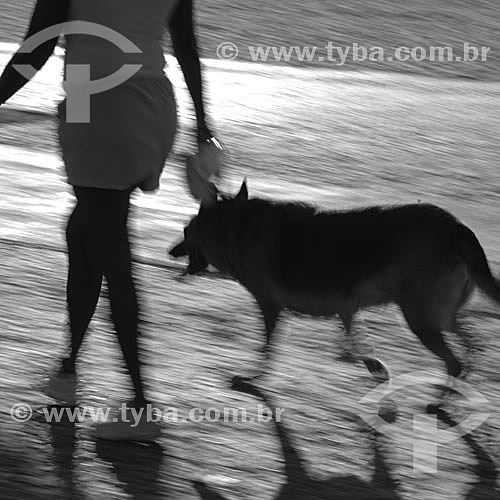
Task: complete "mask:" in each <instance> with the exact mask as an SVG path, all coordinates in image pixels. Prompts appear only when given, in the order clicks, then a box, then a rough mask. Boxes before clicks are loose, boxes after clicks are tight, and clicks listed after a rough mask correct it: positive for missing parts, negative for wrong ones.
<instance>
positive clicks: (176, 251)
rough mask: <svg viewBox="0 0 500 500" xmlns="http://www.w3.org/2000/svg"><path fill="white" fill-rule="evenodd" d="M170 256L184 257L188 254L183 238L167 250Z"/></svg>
mask: <svg viewBox="0 0 500 500" xmlns="http://www.w3.org/2000/svg"><path fill="white" fill-rule="evenodd" d="M168 253H169V254H170V255H171V256H172V257H175V258H177V257H184V256H186V255H188V253H189V252H188V250H187V247H186V242H185V241H184V240H183V241H181V242H180V243H178V244H177V245H175V246H174V247H173V248H171V249H170V250H169V252H168Z"/></svg>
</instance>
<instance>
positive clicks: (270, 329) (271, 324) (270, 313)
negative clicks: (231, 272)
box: [233, 299, 281, 387]
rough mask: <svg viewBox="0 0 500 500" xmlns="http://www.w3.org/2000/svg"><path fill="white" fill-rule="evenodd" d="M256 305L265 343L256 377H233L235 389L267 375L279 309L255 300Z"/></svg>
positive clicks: (269, 303) (263, 301)
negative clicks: (261, 320)
mask: <svg viewBox="0 0 500 500" xmlns="http://www.w3.org/2000/svg"><path fill="white" fill-rule="evenodd" d="M257 304H258V306H259V308H260V311H261V313H262V317H263V320H264V328H265V334H266V342H265V344H264V345H263V347H262V348H261V349H260V350H259V351H260V352H259V354H260V359H259V362H258V363H259V365H260V366H259V368H258V369H257V370H256V372H257V373H256V375H254V376H252V377H239V376H237V377H234V378H233V386H234V387H237V386H238V384H246V383H251V382H255V381H258V380H259V379H261V378H262V377H264V376H265V375H267V373H268V369H269V366H270V363H271V358H272V342H271V341H272V336H273V333H274V330H275V328H276V323H277V322H278V317H279V315H280V312H281V309H280V308H279V307H278V306H277V305H276V304H274V303H272V302H269V301H266V300H259V299H257Z"/></svg>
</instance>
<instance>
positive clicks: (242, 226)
mask: <svg viewBox="0 0 500 500" xmlns="http://www.w3.org/2000/svg"><path fill="white" fill-rule="evenodd" d="M170 253H171V255H172V256H173V257H181V256H188V257H189V266H188V270H187V272H188V273H192V274H194V273H197V272H199V271H201V270H203V269H205V268H206V267H207V266H208V265H209V264H211V265H213V266H214V267H216V268H217V269H219V270H220V271H222V272H225V273H228V274H230V275H231V276H233V277H234V278H235V279H236V280H238V281H239V282H240V283H241V284H242V285H243V286H244V287H245V288H246V289H247V290H248V291H249V292H250V293H251V294H252V295H253V296H254V298H255V300H256V302H257V304H258V306H259V308H260V311H261V313H262V317H263V319H264V326H265V334H266V336H265V347H264V354H265V359H266V365H268V364H269V363H268V361H269V355H270V354H269V352H270V347H271V345H272V342H271V340H272V335H273V332H274V330H275V327H276V324H277V322H278V320H279V316H280V313H281V312H282V311H284V310H290V311H296V312H298V313H302V314H307V315H310V316H313V317H314V316H316V317H333V316H335V315H338V316H339V317H340V319H341V320H342V322H343V324H344V327H345V330H346V332H347V333H348V334H349V333H350V331H351V326H352V320H353V318H354V316H355V314H356V312H357V311H358V310H360V309H364V308H367V307H371V306H379V305H382V304H388V303H395V304H397V305H399V306H400V308H401V311H402V313H403V315H404V317H405V319H406V322H407V323H408V326H409V328H410V329H411V330H412V331H413V333H414V334H415V336H416V337H417V338H418V339H419V340H420V341H421V342H422V344H423V345H424V346H425V347H427V349H428V350H429V351H430V352H432V353H433V354H434V355H436V356H437V357H439V358H440V359H441V361H443V363H444V364H445V365H446V368H447V372H448V375H450V376H453V377H458V376H459V375H460V374H461V373H462V372H463V367H462V364H461V362H460V361H459V360H458V359H457V357H456V356H455V354H454V353H453V352H452V351H451V350H450V348H449V347H448V345H447V344H446V342H445V340H444V338H443V330H446V331H451V332H455V331H457V329H458V328H457V321H456V316H457V313H458V312H459V310H460V309H461V307H462V306H463V305H464V303H465V302H466V300H467V299H468V297H469V296H470V295H471V293H472V292H473V290H474V286H473V285H477V287H478V288H479V289H481V290H482V291H483V292H484V293H485V294H486V295H487V296H488V297H489V298H490V299H492V301H494V302H495V303H497V304H500V284H499V282H498V281H497V280H496V279H495V278H494V277H493V276H492V274H491V270H490V268H489V265H488V261H487V258H486V255H485V253H484V251H483V248H482V247H481V244H480V243H479V241H478V239H477V238H476V236H475V235H474V233H473V232H472V231H471V230H470V229H469V228H468V227H467V226H465V225H464V224H462V223H461V222H460V221H458V220H457V219H456V218H455V217H454V216H453V215H452V214H450V213H449V212H447V211H445V210H443V209H441V208H439V207H437V206H434V205H428V204H424V203H417V204H410V205H401V206H374V207H369V208H363V209H356V210H342V211H330V212H324V211H320V210H318V209H317V208H316V207H314V206H313V205H306V204H302V203H295V202H287V203H283V202H279V203H278V202H271V201H269V200H266V199H260V198H250V199H249V196H248V190H247V186H246V183H245V182H244V183H243V184H242V186H241V189H240V191H239V193H238V194H237V195H236V196H235V197H232V198H228V197H222V199H217V198H214V199H213V200H212V201H211V202H210V203H205V204H202V206H201V208H200V211H199V213H198V215H196V216H195V217H194V218H193V219H192V220H191V222H190V223H189V225H188V226H187V227H186V229H185V231H184V240H183V241H182V242H180V243H179V244H178V245H176V246H175V247H174V248H172V249H171V250H170ZM361 359H363V361H365V364H366V365H367V368H368V370H369V371H370V372H371V373H372V374H373V375H374V376H375V378H378V379H387V378H388V376H389V374H388V371H387V369H386V368H385V367H384V365H383V363H381V362H380V361H379V360H376V359H375V358H373V357H371V356H370V355H366V354H364V355H362V356H361ZM266 368H267V366H266ZM443 392H446V391H443Z"/></svg>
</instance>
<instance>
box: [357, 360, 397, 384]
mask: <svg viewBox="0 0 500 500" xmlns="http://www.w3.org/2000/svg"><path fill="white" fill-rule="evenodd" d="M363 362H364V364H365V366H366V368H368V371H369V372H370V373H371V375H372V376H373V378H374V379H375V380H376V381H377V382H378V383H379V384H382V383H384V382H388V381H389V380H390V379H391V372H390V371H389V368H388V367H387V366H386V365H385V364H384V363H383V362H382V361H380V359H377V358H364V359H363Z"/></svg>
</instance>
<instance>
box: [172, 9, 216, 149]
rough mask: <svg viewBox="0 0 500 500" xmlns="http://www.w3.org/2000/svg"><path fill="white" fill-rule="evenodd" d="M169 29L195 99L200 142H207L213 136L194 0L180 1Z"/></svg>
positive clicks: (185, 77) (176, 55)
mask: <svg viewBox="0 0 500 500" xmlns="http://www.w3.org/2000/svg"><path fill="white" fill-rule="evenodd" d="M169 28H170V35H171V37H172V45H173V48H174V52H175V57H176V58H177V60H178V61H179V65H180V67H181V70H182V73H183V74H184V79H185V80H186V85H187V87H188V89H189V93H190V94H191V97H192V99H193V103H194V108H195V111H196V120H197V122H198V140H199V141H206V140H208V139H210V138H211V137H212V134H211V132H210V130H209V129H208V127H207V124H206V121H205V120H206V118H205V108H204V105H203V84H202V78H201V65H200V57H199V55H198V48H197V45H196V37H195V34H194V23H193V0H179V3H178V6H177V10H176V11H175V13H174V15H173V16H172V18H171V19H170V26H169Z"/></svg>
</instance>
